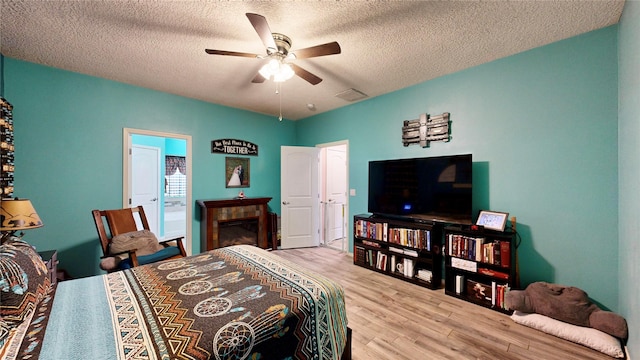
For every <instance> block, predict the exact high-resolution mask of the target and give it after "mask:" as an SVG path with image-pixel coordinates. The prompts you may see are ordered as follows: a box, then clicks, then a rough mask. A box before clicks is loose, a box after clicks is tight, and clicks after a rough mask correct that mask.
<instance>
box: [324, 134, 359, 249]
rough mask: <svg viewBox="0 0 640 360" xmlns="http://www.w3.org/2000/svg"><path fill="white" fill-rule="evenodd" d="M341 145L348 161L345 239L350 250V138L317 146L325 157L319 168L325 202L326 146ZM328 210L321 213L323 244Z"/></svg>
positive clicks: (346, 166) (346, 167)
mask: <svg viewBox="0 0 640 360" xmlns="http://www.w3.org/2000/svg"><path fill="white" fill-rule="evenodd" d="M339 145H344V146H345V148H346V151H345V152H346V162H345V178H346V179H345V181H346V182H347V183H346V184H345V185H346V186H345V189H347V194H346V196H345V203H344V214H345V215H344V223H343V226H344V237H345V239H344V241H346V242H347V244H346V252H350V250H349V249H350V247H349V239H350V237H349V233H350V232H349V198H350V196H351V194H350V193H349V192H350V190H349V140H348V139H346V140H338V141H333V142H329V143H322V144H317V145H316V147H317V148H320V149H321V151H320V154H321V156H322V157H323V159H322V161H321V163H322V164H323V165H322V166H321V168H320V169H319V170H320V171H319V174H320V178H321V181H322V184H321V192H320V199H321V201H322V202H323V203H326V202H327V192H326V184H327V171H326V166H325V162H326V159H324V156H325V150H326V148H330V147H334V146H339ZM325 216H326V212H325V211H324V210H323V211H321V214H320V218H321V219H322V220H321V221H322V226H321V227H320V229H321V232H322V236H321V241H320V243H321V244H324V242H325V240H326V236H327V234H326V233H325V230H326V229H325V223H326V219H325Z"/></svg>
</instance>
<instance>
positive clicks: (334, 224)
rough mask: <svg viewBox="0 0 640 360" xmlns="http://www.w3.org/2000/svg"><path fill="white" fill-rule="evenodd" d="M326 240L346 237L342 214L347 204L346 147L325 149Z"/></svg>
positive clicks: (344, 217)
mask: <svg viewBox="0 0 640 360" xmlns="http://www.w3.org/2000/svg"><path fill="white" fill-rule="evenodd" d="M326 165H327V168H326V172H325V176H326V182H325V184H326V205H327V211H326V214H327V234H326V236H327V237H326V240H327V241H329V242H330V241H333V240H337V239H342V238H344V237H346V234H345V232H346V225H345V219H346V217H347V215H346V214H345V213H344V211H345V210H346V209H345V206H346V203H347V150H346V145H340V146H333V147H329V148H327V149H326Z"/></svg>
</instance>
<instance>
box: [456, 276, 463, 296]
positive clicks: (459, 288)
mask: <svg viewBox="0 0 640 360" xmlns="http://www.w3.org/2000/svg"><path fill="white" fill-rule="evenodd" d="M455 286H456V288H455V292H456V294H458V295H460V294H462V292H463V291H464V275H456V284H455Z"/></svg>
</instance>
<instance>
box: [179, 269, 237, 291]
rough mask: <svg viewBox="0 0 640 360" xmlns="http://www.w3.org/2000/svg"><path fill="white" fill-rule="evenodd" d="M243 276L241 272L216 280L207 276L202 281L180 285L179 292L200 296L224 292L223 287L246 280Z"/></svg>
mask: <svg viewBox="0 0 640 360" xmlns="http://www.w3.org/2000/svg"><path fill="white" fill-rule="evenodd" d="M241 275H242V274H241V273H240V272H239V271H233V272H229V273H226V274H224V275H221V276H218V277H216V278H214V279H209V276H206V277H204V278H202V279H197V280H191V281H189V282H187V283H184V284H182V285H180V287H179V288H178V292H179V293H180V294H183V295H199V294H204V293H206V292H209V291H223V290H224V288H221V286H224V285H226V284H232V283H237V282H239V281H242V280H244V278H242V277H240V276H241Z"/></svg>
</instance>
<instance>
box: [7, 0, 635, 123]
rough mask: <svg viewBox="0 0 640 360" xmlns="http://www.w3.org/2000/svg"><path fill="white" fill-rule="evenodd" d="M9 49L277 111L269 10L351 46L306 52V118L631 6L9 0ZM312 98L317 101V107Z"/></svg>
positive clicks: (566, 32) (302, 31)
mask: <svg viewBox="0 0 640 360" xmlns="http://www.w3.org/2000/svg"><path fill="white" fill-rule="evenodd" d="M0 1H1V8H0V17H1V18H0V31H1V33H0V52H1V53H2V54H3V55H4V56H6V57H10V58H15V59H20V60H25V61H29V62H34V63H38V64H43V65H47V66H53V67H56V68H60V69H65V70H70V71H74V72H78V73H83V74H88V75H93V76H97V77H101V78H106V79H111V80H116V81H119V82H124V83H128V84H133V85H137V86H141V87H145V88H150V89H155V90H159V91H163V92H167V93H172V94H177V95H181V96H185V97H190V98H195V99H199V100H203V101H207V102H212V103H216V104H222V105H227V106H231V107H234V108H240V109H246V110H250V111H255V112H259V113H264V114H270V115H273V116H274V117H277V116H278V114H279V112H280V108H279V105H280V101H279V99H278V97H277V95H276V94H275V90H276V86H275V84H274V83H273V82H270V81H267V82H264V83H262V84H254V83H252V82H251V80H252V79H253V78H254V76H255V75H256V73H257V71H258V69H259V68H260V66H261V65H262V64H263V62H264V61H265V60H261V59H255V58H246V57H231V56H219V55H208V54H206V53H205V52H204V49H205V48H210V49H219V50H230V51H238V52H248V53H256V54H264V53H265V49H264V45H263V44H262V42H261V40H260V38H259V37H258V35H257V33H256V31H255V30H254V29H253V27H252V26H251V23H250V22H249V20H248V19H247V17H246V16H245V13H247V12H252V13H257V14H261V15H263V16H265V17H266V19H267V21H268V23H269V27H270V29H271V31H272V32H279V33H283V34H285V35H287V36H289V37H291V39H292V41H293V45H292V50H295V49H301V48H306V47H310V46H314V45H319V44H324V43H327V42H331V41H337V42H338V43H339V44H340V46H341V48H342V53H341V54H338V55H330V56H323V57H317V58H312V59H298V60H296V61H295V63H296V64H297V65H299V66H301V67H303V68H304V69H305V70H308V71H310V72H312V73H313V74H315V75H317V76H319V77H321V78H322V79H323V80H324V81H322V82H321V83H320V84H318V85H315V86H314V85H311V84H309V83H308V82H306V81H304V80H303V79H301V78H299V77H294V78H293V79H291V80H289V81H287V82H285V83H284V84H283V85H282V89H281V95H282V115H283V116H284V118H286V119H291V120H297V119H301V118H305V117H308V116H312V115H314V114H317V113H321V112H325V111H328V110H332V109H335V108H339V107H342V106H346V105H349V104H351V102H349V101H346V100H343V99H341V98H338V97H336V96H335V95H336V94H338V93H340V92H342V91H344V90H347V89H350V88H354V89H357V90H359V91H361V92H363V93H365V94H367V95H368V96H369V97H375V96H378V95H382V94H385V93H388V92H392V91H395V90H398V89H401V88H405V87H408V86H411V85H414V84H417V83H421V82H424V81H427V80H430V79H433V78H436V77H439V76H442V75H445V74H449V73H452V72H456V71H459V70H462V69H465V68H469V67H472V66H475V65H479V64H482V63H486V62H489V61H492V60H495V59H498V58H502V57H505V56H508V55H512V54H516V53H519V52H522V51H525V50H528V49H531V48H535V47H538V46H541V45H545V44H548V43H551V42H555V41H558V40H561V39H565V38H569V37H572V36H575V35H578V34H581V33H585V32H588V31H591V30H595V29H599V28H602V27H606V26H609V25H613V24H616V23H617V22H618V21H619V19H620V15H621V13H622V9H623V7H624V1H622V0H598V1H480V2H478V1H389V2H387V1H385V2H381V1H295V2H293V1H98V0H92V1H60V0H58V1H19V0H15V1H11V0H0ZM307 104H315V110H313V111H312V110H309V109H308V107H307Z"/></svg>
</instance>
